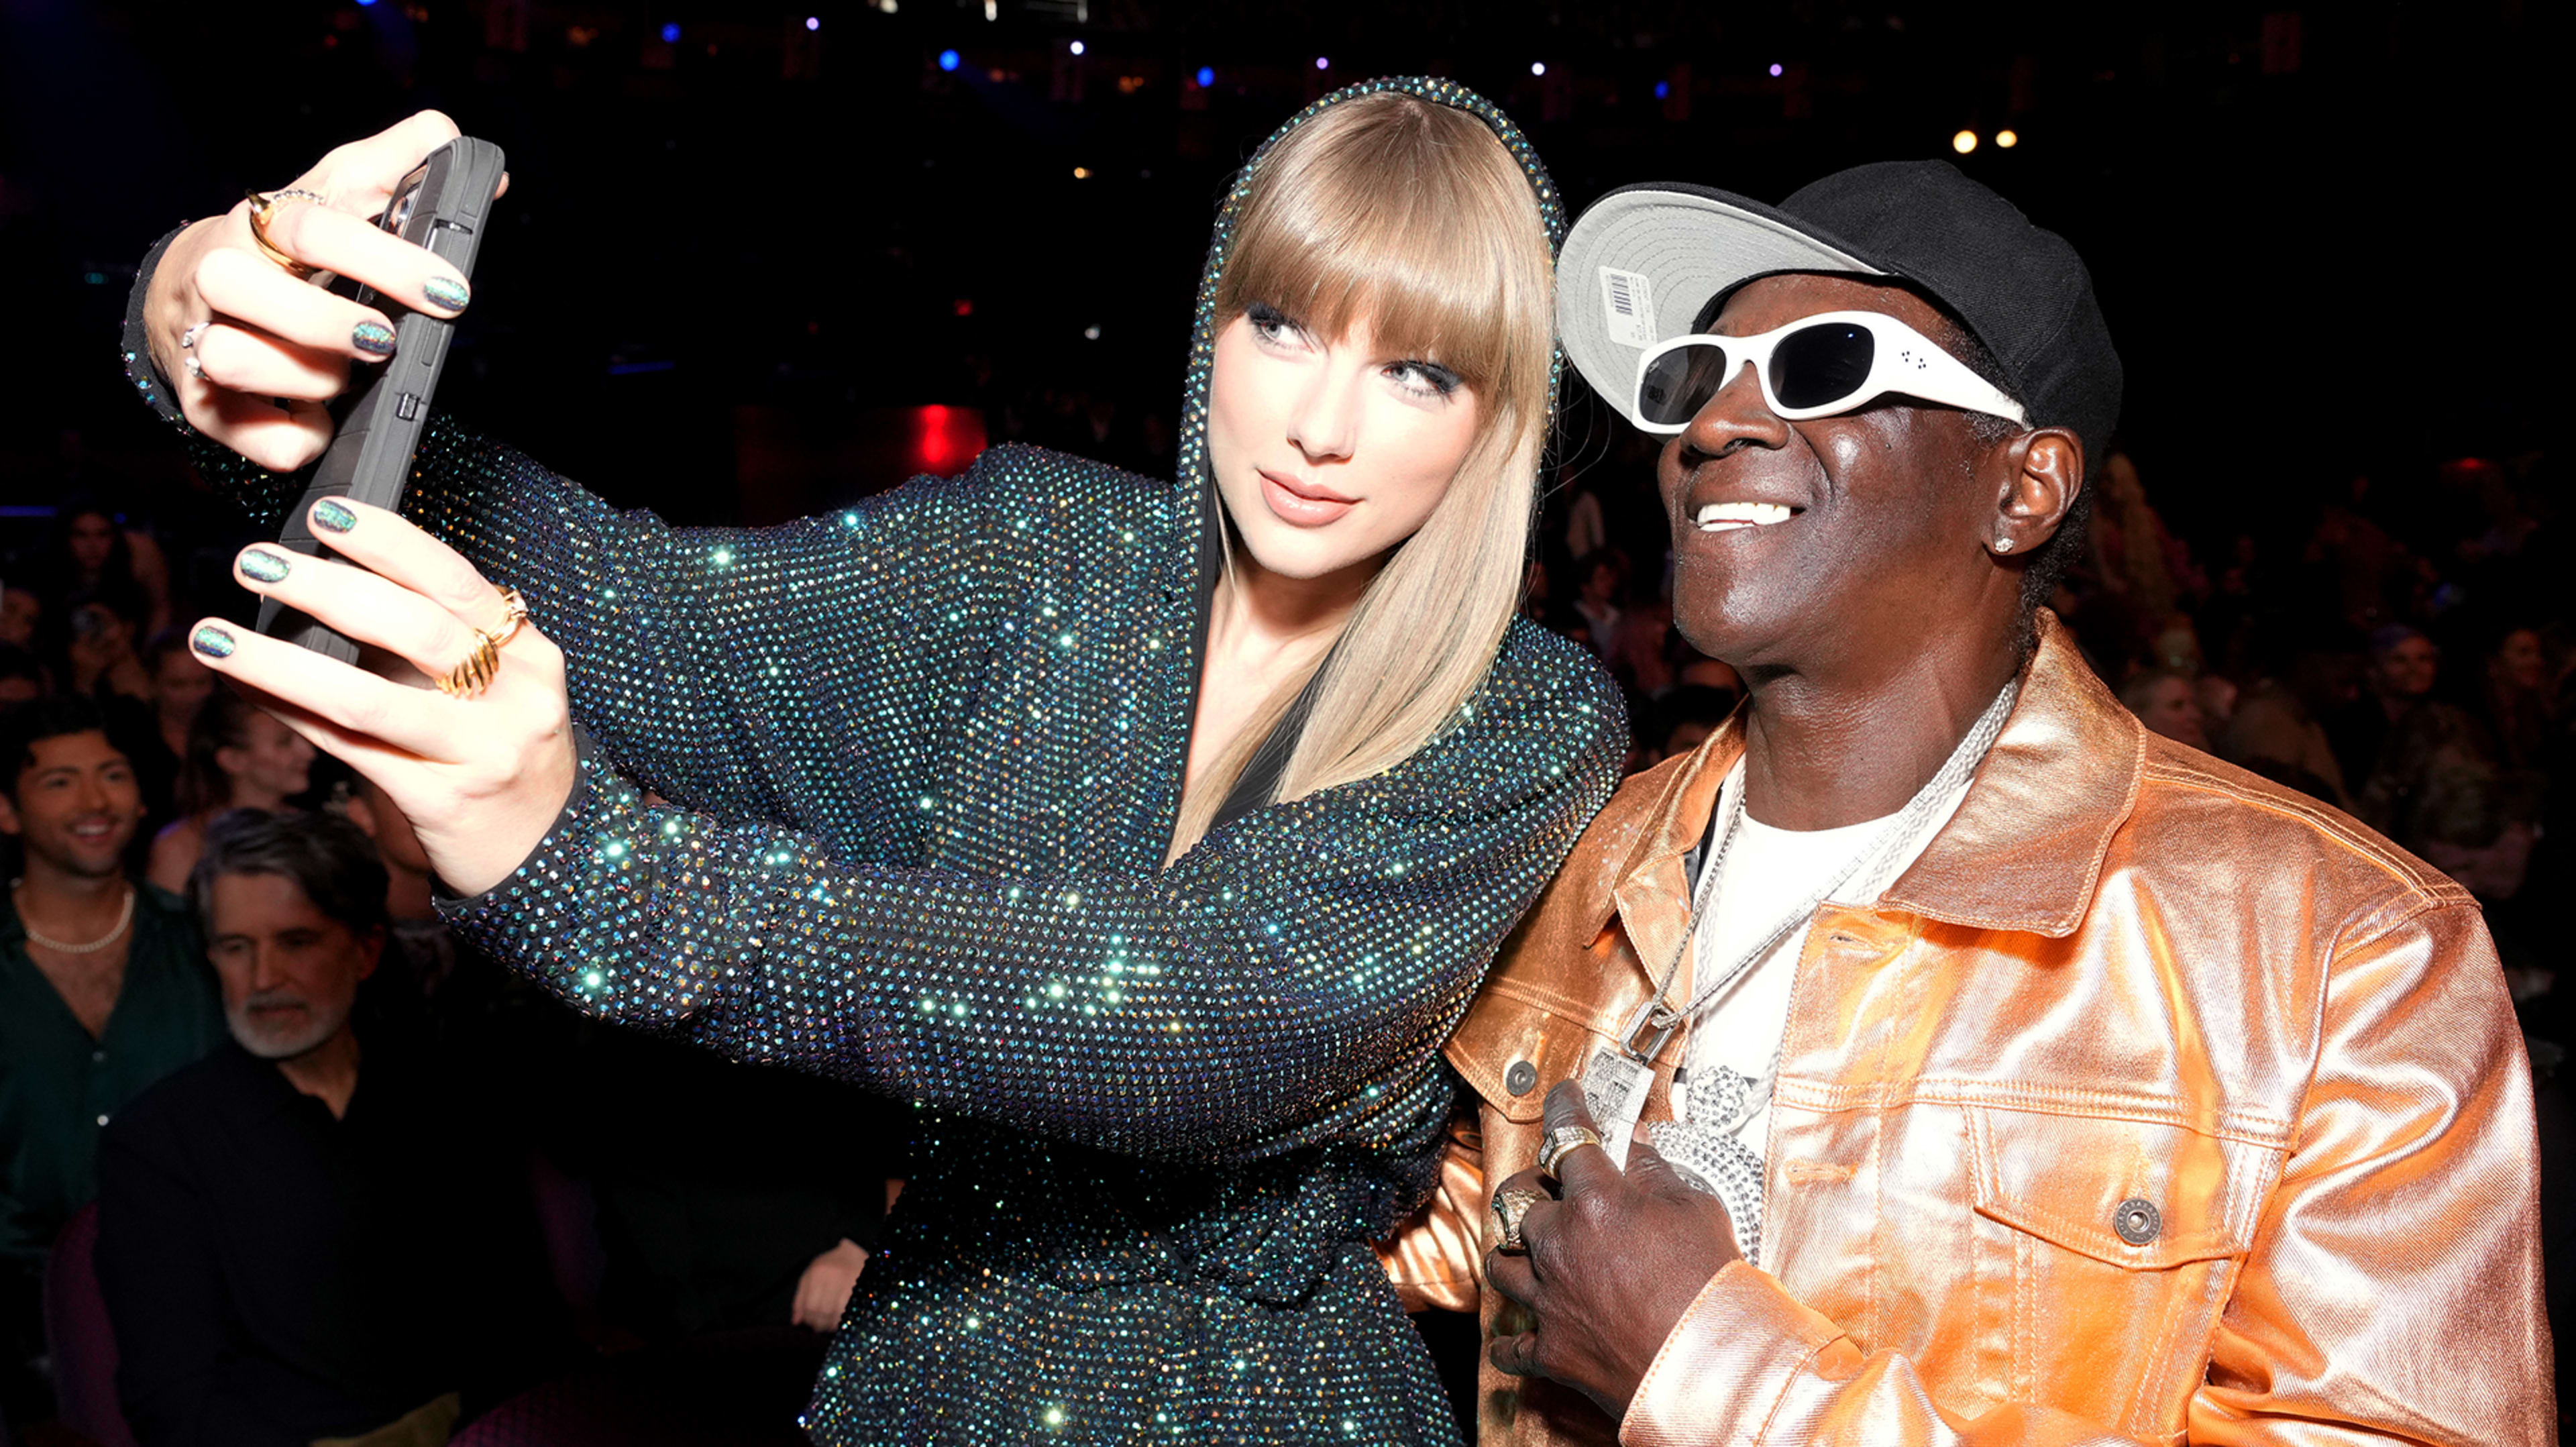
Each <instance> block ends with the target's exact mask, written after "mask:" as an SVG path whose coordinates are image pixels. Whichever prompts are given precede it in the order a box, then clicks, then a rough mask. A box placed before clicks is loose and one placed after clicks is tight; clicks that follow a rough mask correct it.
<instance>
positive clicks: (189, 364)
mask: <svg viewBox="0 0 2576 1447" xmlns="http://www.w3.org/2000/svg"><path fill="white" fill-rule="evenodd" d="M179 365H180V366H182V367H185V368H187V369H188V375H189V376H191V377H193V378H195V379H196V380H198V381H200V382H202V381H204V380H206V364H205V363H203V362H200V361H198V360H197V354H196V353H194V352H190V353H189V354H188V355H186V356H184V357H181V358H180V359H179Z"/></svg>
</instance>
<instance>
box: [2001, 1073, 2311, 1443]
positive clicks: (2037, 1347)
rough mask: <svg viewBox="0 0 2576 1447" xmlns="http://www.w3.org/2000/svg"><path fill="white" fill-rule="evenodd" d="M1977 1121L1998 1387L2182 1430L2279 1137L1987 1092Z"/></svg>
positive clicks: (2021, 1396)
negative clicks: (2040, 1105) (2037, 1103)
mask: <svg viewBox="0 0 2576 1447" xmlns="http://www.w3.org/2000/svg"><path fill="white" fill-rule="evenodd" d="M1968 1130H1969V1142H1970V1148H1971V1154H1972V1162H1971V1167H1970V1169H1971V1172H1972V1176H1973V1179H1972V1182H1971V1190H1972V1192H1973V1201H1974V1205H1975V1208H1976V1213H1977V1215H1978V1216H1979V1217H1981V1218H1982V1220H1980V1222H1979V1223H1978V1228H1977V1232H1976V1255H1977V1261H1976V1276H1977V1288H1978V1289H1977V1298H1978V1333H1977V1334H1978V1338H1979V1341H1980V1345H1981V1348H1982V1350H1981V1351H1980V1352H1979V1356H1980V1358H1981V1365H1982V1366H1983V1367H1984V1370H1983V1371H1981V1372H1980V1375H1981V1376H1983V1377H1985V1379H1986V1383H1987V1385H1988V1387H1989V1389H1990V1390H1993V1391H1997V1392H1999V1393H2001V1394H2002V1395H2003V1396H2005V1397H2006V1398H2008V1399H2013V1400H2021V1401H2029V1400H2033V1399H2038V1400H2044V1401H2047V1402H2049V1403H2050V1404H2051V1405H2054V1406H2061V1407H2064V1408H2066V1409H2067V1410H2070V1411H2076V1412H2080V1413H2082V1414H2084V1415H2086V1416H2090V1417H2093V1418H2095V1419H2097V1420H2101V1421H2107V1422H2114V1423H2118V1424H2120V1425H2121V1426H2122V1427H2123V1428H2124V1429H2125V1430H2127V1431H2130V1432H2134V1433H2136V1434H2138V1435H2141V1436H2149V1437H2160V1436H2167V1435H2171V1434H2174V1433H2178V1432H2179V1431H2181V1429H2182V1422H2183V1412H2184V1409H2185V1406H2186V1404H2187V1403H2188V1401H2189V1399H2190V1396H2191V1393H2192V1391H2193V1390H2194V1388H2195V1387H2197V1386H2198V1384H2199V1383H2200V1381H2201V1378H2202V1376H2203V1374H2204V1372H2205V1371H2206V1368H2207V1364H2208V1359H2209V1344H2210V1338H2211V1335H2212V1333H2213V1332H2214V1331H2215V1330H2216V1327H2217V1324H2218V1318H2219V1314H2220V1312H2221V1311H2222V1310H2223V1309H2224V1308H2225V1306H2226V1302H2227V1294H2228V1292H2229V1290H2230V1289H2231V1288H2232V1287H2233V1286H2234V1284H2235V1280H2236V1268H2237V1266H2238V1264H2239V1263H2240V1262H2241V1261H2242V1260H2243V1258H2244V1256H2245V1254H2246V1252H2247V1251H2248V1250H2249V1249H2250V1248H2251V1246H2252V1242H2253V1236H2254V1230H2255V1226H2256V1223H2257V1221H2258V1220H2259V1218H2260V1214H2261V1209H2262V1202H2263V1199H2264V1196H2265V1194H2266V1193H2267V1192H2268V1191H2269V1190H2270V1189H2271V1186H2272V1182H2273V1181H2274V1180H2275V1179H2276V1178H2277V1177H2278V1175H2279V1173H2280V1168H2281V1156H2282V1150H2283V1145H2282V1144H2279V1143H2274V1144H2266V1143H2264V1142H2262V1141H2261V1140H2260V1139H2255V1138H2248V1137H2241V1136H2238V1135H2235V1134H2229V1135H2218V1134H2213V1133H2210V1132H2208V1131H2203V1130H2198V1129H2195V1128H2193V1127H2190V1126H2183V1125H2174V1124H2170V1123H2167V1122H2163V1121H2152V1120H2137V1119H2129V1118H2123V1117H2116V1116H2094V1115H2064V1114H2055V1113H2051V1112H2046V1111H2036V1110H2024V1109H2016V1108H2010V1107H2001V1106H1991V1105H1979V1106H1973V1107H1971V1108H1970V1109H1969V1112H1968Z"/></svg>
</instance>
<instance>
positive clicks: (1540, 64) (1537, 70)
mask: <svg viewBox="0 0 2576 1447" xmlns="http://www.w3.org/2000/svg"><path fill="white" fill-rule="evenodd" d="M1530 74H1532V75H1545V74H1547V62H1546V61H1544V60H1533V61H1531V62H1530Z"/></svg>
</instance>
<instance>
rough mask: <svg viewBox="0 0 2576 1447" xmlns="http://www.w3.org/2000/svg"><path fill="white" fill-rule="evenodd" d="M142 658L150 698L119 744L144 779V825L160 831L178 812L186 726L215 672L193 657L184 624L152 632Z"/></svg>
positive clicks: (208, 691) (212, 686) (211, 689)
mask: <svg viewBox="0 0 2576 1447" xmlns="http://www.w3.org/2000/svg"><path fill="white" fill-rule="evenodd" d="M142 657H143V670H144V675H145V677H146V678H148V679H149V680H150V683H151V690H152V698H151V702H150V705H149V708H148V712H146V713H145V714H143V715H141V716H138V717H137V718H135V719H134V720H133V721H132V722H131V723H130V725H129V731H130V732H131V733H132V735H133V737H130V738H125V739H121V740H120V742H121V743H123V744H124V746H125V752H126V754H127V756H128V757H130V758H131V759H133V760H134V772H135V774H136V776H137V777H138V778H140V779H141V780H142V781H143V803H144V810H145V815H144V817H145V821H146V824H147V827H149V828H151V829H153V830H154V831H155V832H158V830H159V829H160V827H161V826H162V825H164V824H167V823H169V822H170V820H171V818H172V817H173V816H174V815H175V814H176V813H177V812H178V797H179V795H178V790H179V766H180V764H181V763H182V762H183V761H185V760H186V758H187V757H188V725H189V724H190V723H191V722H193V721H194V720H195V719H196V717H197V711H198V710H199V709H202V708H204V707H205V706H206V699H207V697H208V696H209V695H211V694H212V693H213V692H214V691H215V675H214V671H213V670H212V669H209V668H207V667H206V666H205V665H204V664H202V663H199V662H198V661H197V654H196V650H194V649H192V648H190V647H189V646H188V634H187V630H185V629H182V628H167V629H163V630H162V631H161V632H159V633H156V634H154V635H152V637H151V639H150V640H149V641H147V642H146V643H145V644H144V645H143V655H142Z"/></svg>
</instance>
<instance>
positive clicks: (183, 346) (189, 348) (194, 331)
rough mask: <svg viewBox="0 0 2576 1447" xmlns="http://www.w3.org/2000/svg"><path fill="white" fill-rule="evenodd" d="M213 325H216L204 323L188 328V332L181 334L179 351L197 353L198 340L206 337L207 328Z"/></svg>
mask: <svg viewBox="0 0 2576 1447" xmlns="http://www.w3.org/2000/svg"><path fill="white" fill-rule="evenodd" d="M213 325H214V323H213V322H212V321H202V322H199V323H197V324H196V325H195V326H193V327H190V328H188V329H187V330H186V331H184V332H181V333H180V334H179V350H180V351H183V352H193V351H195V350H196V349H197V338H199V337H202V336H204V335H205V334H206V328H208V327H210V326H213Z"/></svg>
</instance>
